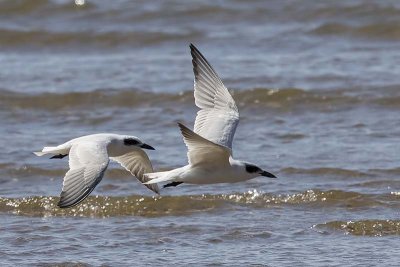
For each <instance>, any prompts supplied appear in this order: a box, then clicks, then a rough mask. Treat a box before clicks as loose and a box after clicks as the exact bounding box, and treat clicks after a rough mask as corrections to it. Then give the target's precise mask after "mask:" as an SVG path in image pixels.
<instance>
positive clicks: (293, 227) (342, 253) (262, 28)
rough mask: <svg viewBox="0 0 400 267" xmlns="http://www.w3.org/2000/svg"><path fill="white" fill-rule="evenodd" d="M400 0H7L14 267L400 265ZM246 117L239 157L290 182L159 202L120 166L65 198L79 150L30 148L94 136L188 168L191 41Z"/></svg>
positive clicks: (2, 31) (180, 193) (1, 174)
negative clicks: (80, 194)
mask: <svg viewBox="0 0 400 267" xmlns="http://www.w3.org/2000/svg"><path fill="white" fill-rule="evenodd" d="M399 41H400V2H399V1H396V0H393V1H390V0H384V1H372V0H350V1H301V2H300V1H239V0H236V1H227V0H226V1H225V0H220V1H215V0H214V1H191V2H190V3H189V2H181V1H174V0H167V1H123V0H119V1H93V0H92V1H87V0H86V1H83V0H79V1H76V2H74V1H67V0H36V1H29V0H15V1H9V0H2V1H0V63H1V68H0V136H1V138H0V147H1V148H2V152H1V153H0V184H1V186H0V217H1V223H0V230H1V232H0V255H1V256H2V259H1V260H0V262H1V263H2V264H1V265H2V266H7V265H8V266H11V265H12V266H15V265H17V266H20V265H21V266H24V265H30V266H32V265H38V266H54V265H56V266H75V265H79V266H91V265H93V266H99V265H104V266H132V265H139V266H143V265H152V266H166V265H172V264H179V265H189V264H194V265H198V266H199V265H200V266H202V265H209V266H249V265H261V266H264V265H265V266H288V265H292V266H343V265H347V266H356V265H360V266H367V265H368V266H371V265H375V266H378V265H379V266H397V265H398V262H399V260H400V257H399V253H398V251H399V249H400V242H399V241H398V237H399V234H400V218H399V215H400V214H399V211H400V209H399V208H400V202H399V201H400V179H399V175H400V167H399V159H400V157H399V153H398V152H399V149H400V145H399V142H398V141H399V134H400V125H399V119H398V115H399V111H400V75H399V73H400V67H399V66H400V44H399ZM190 42H192V43H194V44H195V45H196V46H197V47H198V48H199V49H200V51H202V53H203V54H204V55H205V57H206V58H207V59H208V60H209V61H210V63H211V64H212V65H213V66H214V68H215V69H216V70H217V72H218V73H219V74H220V76H221V78H222V80H223V81H224V83H225V85H226V86H227V87H228V88H229V89H230V90H231V92H232V95H233V97H234V99H235V100H236V102H237V104H238V107H239V111H240V114H241V122H240V124H239V127H238V129H237V132H236V136H235V141H234V145H233V146H234V150H235V156H236V157H237V158H239V159H240V158H242V159H246V160H249V161H252V162H256V163H259V164H260V166H262V167H264V168H266V169H267V170H269V171H271V172H272V173H274V174H276V175H277V176H278V177H279V178H278V179H277V180H270V179H265V178H257V179H254V180H251V181H248V182H246V183H240V184H232V185H231V184H219V185H210V186H193V185H181V186H178V187H177V188H168V189H166V190H163V191H162V195H161V196H160V197H157V196H154V195H152V193H151V192H150V191H148V190H147V189H146V188H145V187H144V186H142V185H140V184H139V183H138V182H137V181H136V179H135V178H134V177H131V176H130V175H128V173H126V172H125V171H123V170H122V169H121V168H120V167H119V166H118V165H117V164H113V165H111V166H110V168H109V170H108V171H107V172H106V174H105V177H104V179H103V181H102V182H101V183H100V184H99V186H98V187H97V188H96V190H95V191H94V192H93V193H92V196H91V197H89V198H88V199H87V200H86V201H84V202H83V203H82V204H80V205H78V206H77V207H75V208H73V209H69V210H60V209H58V208H57V207H56V202H57V198H58V195H59V192H60V190H61V186H62V177H63V175H64V173H65V172H66V170H67V166H68V164H67V160H66V159H64V160H49V159H46V158H37V157H35V156H34V155H33V154H32V153H31V152H32V151H35V150H38V149H40V148H41V147H42V146H44V145H55V144H59V143H62V142H65V141H67V140H69V139H71V138H74V137H77V136H80V135H85V134H91V133H98V132H115V133H121V134H122V133H126V134H132V135H137V136H139V137H140V138H141V139H143V140H145V141H146V142H147V143H149V144H151V145H153V146H154V147H156V149H157V150H156V151H154V152H150V154H149V155H150V158H151V159H152V160H153V162H154V166H155V168H156V169H157V170H164V169H171V168H174V167H178V166H181V165H183V164H186V148H185V146H184V144H183V141H182V138H181V136H180V133H179V130H178V128H177V125H176V122H177V121H182V122H184V123H185V124H187V125H193V122H194V118H195V114H196V111H197V108H196V107H195V105H194V98H193V72H192V66H191V57H190V53H189V48H188V45H189V43H190Z"/></svg>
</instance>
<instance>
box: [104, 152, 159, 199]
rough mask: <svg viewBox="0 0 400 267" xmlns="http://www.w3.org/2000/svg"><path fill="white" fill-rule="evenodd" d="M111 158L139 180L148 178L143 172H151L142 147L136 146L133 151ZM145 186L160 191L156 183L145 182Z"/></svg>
mask: <svg viewBox="0 0 400 267" xmlns="http://www.w3.org/2000/svg"><path fill="white" fill-rule="evenodd" d="M111 159H112V160H115V161H116V162H118V163H119V164H121V165H122V167H124V168H125V169H126V170H127V171H129V172H130V173H131V174H132V175H134V176H136V178H137V179H138V180H139V181H140V182H142V183H145V182H147V181H149V180H150V179H148V178H146V176H145V175H144V174H145V173H149V172H153V167H152V165H151V162H150V159H149V157H148V156H147V154H146V152H144V151H143V150H142V149H139V148H138V149H137V150H135V151H132V152H129V153H126V154H124V155H122V156H119V157H112V158H111ZM145 186H146V187H147V188H149V189H150V190H152V191H153V192H155V193H157V194H159V193H160V190H159V188H158V186H157V184H145Z"/></svg>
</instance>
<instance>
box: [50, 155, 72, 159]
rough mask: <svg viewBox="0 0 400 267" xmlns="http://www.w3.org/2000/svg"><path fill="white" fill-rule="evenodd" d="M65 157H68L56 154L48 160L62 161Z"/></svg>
mask: <svg viewBox="0 0 400 267" xmlns="http://www.w3.org/2000/svg"><path fill="white" fill-rule="evenodd" d="M66 156H68V154H65V155H63V154H58V155H54V156H52V157H51V158H50V159H62V158H64V157H66Z"/></svg>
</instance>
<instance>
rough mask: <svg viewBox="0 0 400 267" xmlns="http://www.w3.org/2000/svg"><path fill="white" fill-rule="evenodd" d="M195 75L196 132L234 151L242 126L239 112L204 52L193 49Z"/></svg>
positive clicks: (193, 47)
mask: <svg viewBox="0 0 400 267" xmlns="http://www.w3.org/2000/svg"><path fill="white" fill-rule="evenodd" d="M190 50H191V54H192V63H193V72H194V76H195V79H194V98H195V103H196V106H198V107H199V108H200V109H201V110H199V112H198V113H197V117H196V121H195V124H194V132H195V133H197V134H199V135H201V136H202V137H204V138H207V139H208V140H210V141H212V142H214V143H217V144H220V145H223V146H226V147H229V148H231V149H232V141H233V136H234V135H235V131H236V127H237V125H238V123H239V111H238V108H237V106H236V104H235V101H234V100H233V98H232V96H231V95H230V93H229V91H228V89H227V88H226V87H225V85H224V84H223V83H222V80H221V79H220V78H219V76H218V74H217V72H216V71H215V70H214V69H213V67H212V66H211V65H210V64H209V63H208V61H207V60H206V59H205V57H204V56H203V55H202V54H201V53H200V51H199V50H198V49H197V48H196V47H195V46H194V45H193V44H191V45H190Z"/></svg>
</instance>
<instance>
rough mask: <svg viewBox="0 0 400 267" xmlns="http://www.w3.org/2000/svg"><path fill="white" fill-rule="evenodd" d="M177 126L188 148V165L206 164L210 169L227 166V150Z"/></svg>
mask: <svg viewBox="0 0 400 267" xmlns="http://www.w3.org/2000/svg"><path fill="white" fill-rule="evenodd" d="M178 125H179V128H180V129H181V133H182V136H183V141H184V142H185V144H186V146H187V148H188V153H187V155H188V160H189V164H190V165H192V166H196V165H201V164H206V165H207V166H208V167H210V166H215V165H218V166H223V165H228V164H229V157H230V149H229V148H227V147H225V146H222V145H219V144H215V143H213V142H211V141H209V140H207V139H205V138H203V137H201V136H200V135H198V134H196V133H195V132H193V131H192V130H190V129H189V128H187V127H186V126H185V125H183V124H181V123H178Z"/></svg>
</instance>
